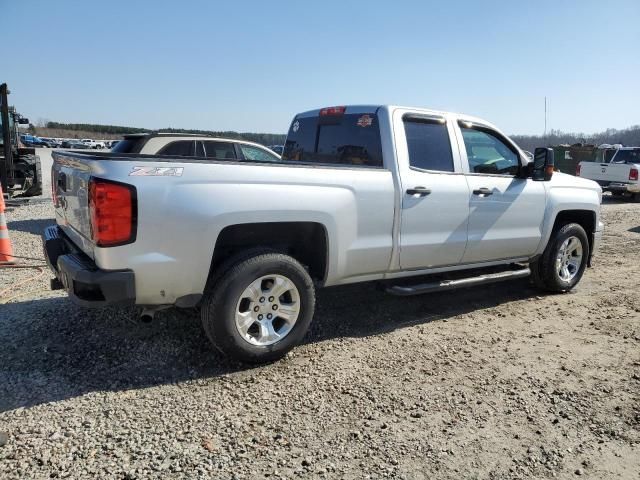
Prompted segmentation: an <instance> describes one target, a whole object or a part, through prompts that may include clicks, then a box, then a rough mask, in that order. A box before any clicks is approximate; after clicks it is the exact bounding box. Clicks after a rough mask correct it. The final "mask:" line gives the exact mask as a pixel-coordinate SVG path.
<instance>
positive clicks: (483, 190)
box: [473, 187, 493, 197]
mask: <svg viewBox="0 0 640 480" xmlns="http://www.w3.org/2000/svg"><path fill="white" fill-rule="evenodd" d="M473 194H474V195H485V196H487V197H488V196H489V195H493V191H492V190H491V189H489V188H487V187H482V188H476V189H475V190H474V191H473Z"/></svg>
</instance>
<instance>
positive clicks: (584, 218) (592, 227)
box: [553, 210, 596, 252]
mask: <svg viewBox="0 0 640 480" xmlns="http://www.w3.org/2000/svg"><path fill="white" fill-rule="evenodd" d="M566 223H577V224H578V225H580V226H581V227H582V228H584V231H585V232H587V238H588V239H589V251H590V252H592V251H593V235H594V233H595V231H596V214H595V212H592V211H591V210H564V211H562V212H560V213H558V216H557V217H556V221H555V223H554V224H553V230H554V231H556V230H558V229H559V228H560V227H561V226H562V225H564V224H566Z"/></svg>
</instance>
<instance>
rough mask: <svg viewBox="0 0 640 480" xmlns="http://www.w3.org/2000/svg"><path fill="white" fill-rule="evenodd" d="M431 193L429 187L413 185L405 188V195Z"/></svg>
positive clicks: (421, 195)
mask: <svg viewBox="0 0 640 480" xmlns="http://www.w3.org/2000/svg"><path fill="white" fill-rule="evenodd" d="M430 193H431V189H430V188H427V187H413V188H407V195H418V196H420V197H424V196H426V195H429V194H430Z"/></svg>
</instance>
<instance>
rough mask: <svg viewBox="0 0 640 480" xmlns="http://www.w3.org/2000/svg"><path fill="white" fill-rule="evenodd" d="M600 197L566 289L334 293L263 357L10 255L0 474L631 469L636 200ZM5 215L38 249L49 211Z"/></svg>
mask: <svg viewBox="0 0 640 480" xmlns="http://www.w3.org/2000/svg"><path fill="white" fill-rule="evenodd" d="M603 210H604V221H605V222H606V224H607V229H606V233H605V236H604V242H603V245H602V247H601V250H600V253H599V255H598V257H597V259H596V261H595V264H594V268H592V269H590V270H589V271H588V272H587V274H586V276H585V278H584V279H583V281H582V282H581V284H580V285H579V287H578V289H577V290H576V291H575V292H572V293H570V294H566V295H541V294H540V293H539V292H538V291H536V290H534V289H533V288H531V287H530V286H529V284H528V282H527V281H517V282H512V283H504V284H497V285H494V286H487V287H481V288H475V289H469V290H465V291H457V292H453V293H444V294H433V295H429V296H421V297H414V298H396V297H391V296H388V295H385V294H382V293H379V292H378V291H376V289H375V288H374V286H372V285H368V284H366V285H359V286H350V287H341V288H334V289H326V290H323V291H320V292H319V295H318V304H319V306H318V310H317V313H316V320H315V322H314V324H313V327H312V330H311V332H310V333H309V335H308V336H307V338H306V342H305V344H304V345H303V346H300V347H298V348H297V349H295V350H294V352H293V353H292V354H290V355H289V356H288V357H287V358H285V359H284V360H282V361H280V362H277V363H274V364H271V365H267V366H261V367H255V368H248V367H245V366H241V365H237V364H234V363H231V362H229V361H228V360H226V359H225V358H222V357H221V356H219V355H218V354H217V353H216V352H214V351H213V350H212V348H211V347H210V346H209V344H208V342H207V340H206V338H205V335H204V333H203V332H202V330H201V327H200V323H199V319H198V317H197V316H196V315H194V314H193V312H189V311H165V312H162V313H160V314H159V315H158V316H157V317H156V320H155V321H154V323H152V324H141V323H139V322H138V321H137V319H136V316H135V312H133V311H132V310H126V311H123V310H101V311H93V310H85V309H82V308H79V307H76V306H74V305H72V304H71V303H70V302H69V301H68V300H67V299H66V298H65V297H64V295H62V294H60V293H59V292H50V291H48V290H47V288H48V280H49V274H48V273H47V272H45V273H44V275H43V276H41V277H40V278H38V279H35V280H33V281H31V282H29V283H25V284H23V285H20V284H19V282H21V281H24V280H27V279H29V278H31V277H33V276H34V275H36V274H38V273H39V272H38V270H37V269H24V270H2V271H1V273H0V290H5V291H4V293H3V294H2V298H0V303H1V302H8V303H6V304H0V432H3V433H0V478H3V479H4V478H16V479H24V478H29V479H31V478H114V479H133V478H172V479H173V478H175V479H179V478H185V479H186V478H246V479H254V478H266V477H269V478H297V477H303V478H346V479H361V478H406V479H423V478H455V479H459V478H487V479H497V478H541V477H542V478H544V477H561V478H573V477H576V476H580V475H582V476H584V477H586V478H598V479H608V478H636V479H637V478H639V472H640V402H639V398H640V348H639V346H640V344H639V343H640V290H639V286H640V271H639V269H638V258H640V205H637V204H628V203H614V202H612V201H607V202H605V205H604V206H603ZM8 218H9V220H10V224H9V226H10V233H11V238H12V240H13V244H14V249H15V251H16V254H18V255H24V256H34V257H39V256H40V255H41V253H40V252H41V247H40V239H39V232H40V231H41V230H42V228H43V226H44V225H46V224H49V223H51V222H52V220H51V219H52V209H51V206H50V205H49V204H34V205H25V206H21V207H18V208H16V209H14V210H13V211H11V212H9V213H8ZM31 263H39V262H37V261H32V262H31ZM16 295H19V296H16ZM12 296H14V298H10V297H12ZM5 434H6V435H5Z"/></svg>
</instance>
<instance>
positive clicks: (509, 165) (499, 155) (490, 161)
mask: <svg viewBox="0 0 640 480" xmlns="http://www.w3.org/2000/svg"><path fill="white" fill-rule="evenodd" d="M460 130H461V131H462V138H463V139H464V146H465V149H466V151H467V158H468V160H469V171H470V172H471V173H485V174H494V175H516V174H517V173H518V170H519V169H520V159H519V158H518V154H517V152H516V151H515V149H514V148H513V147H511V146H510V145H508V144H507V143H505V142H504V141H503V140H502V139H501V138H500V136H499V135H498V134H496V133H493V132H491V130H488V129H484V128H477V127H476V128H467V127H465V126H462V125H460Z"/></svg>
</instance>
